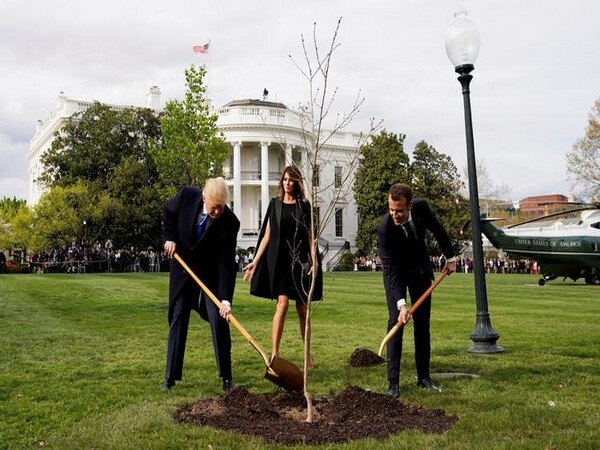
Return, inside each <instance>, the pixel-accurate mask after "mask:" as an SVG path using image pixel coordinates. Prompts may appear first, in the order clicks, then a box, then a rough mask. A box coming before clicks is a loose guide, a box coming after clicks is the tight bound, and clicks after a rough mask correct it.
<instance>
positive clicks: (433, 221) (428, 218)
mask: <svg viewBox="0 0 600 450" xmlns="http://www.w3.org/2000/svg"><path fill="white" fill-rule="evenodd" d="M423 206H424V207H423V215H424V217H425V223H426V224H427V228H429V230H430V231H431V232H432V233H433V236H434V237H435V239H436V241H437V242H438V244H439V245H440V248H441V249H442V253H443V254H444V256H445V257H446V258H452V257H453V256H454V248H452V241H451V240H450V236H448V233H447V232H446V229H445V228H444V225H442V223H441V222H440V221H439V219H438V218H437V216H436V215H435V213H434V212H433V209H431V207H430V206H429V204H428V203H424V205H423Z"/></svg>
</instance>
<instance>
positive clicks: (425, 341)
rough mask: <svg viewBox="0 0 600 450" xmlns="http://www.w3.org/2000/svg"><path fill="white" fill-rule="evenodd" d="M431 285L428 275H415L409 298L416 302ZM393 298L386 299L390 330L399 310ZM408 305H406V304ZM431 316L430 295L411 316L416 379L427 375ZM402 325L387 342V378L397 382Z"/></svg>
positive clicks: (396, 319) (429, 355) (398, 378)
mask: <svg viewBox="0 0 600 450" xmlns="http://www.w3.org/2000/svg"><path fill="white" fill-rule="evenodd" d="M429 286H431V279H430V278H429V277H428V276H421V277H415V279H414V280H412V282H411V283H409V285H408V292H409V294H410V300H411V303H412V302H416V301H417V300H418V299H419V297H420V296H421V294H422V293H423V292H425V291H426V290H427V288H428V287H429ZM397 300H399V299H395V300H392V299H390V300H388V312H389V320H388V327H387V330H388V331H390V330H391V329H392V327H394V325H396V323H397V322H398V316H399V311H398V307H397V306H396V301H397ZM407 307H408V305H407ZM430 316H431V295H430V296H429V297H427V299H426V300H425V301H424V302H423V303H421V306H419V308H418V309H417V310H416V311H415V314H414V315H413V316H412V319H411V321H412V323H413V332H414V340H415V365H416V368H417V379H418V380H422V379H423V378H427V377H429V361H430V359H431V339H430V335H429V318H430ZM409 324H410V322H409ZM403 331H404V327H403V328H400V330H399V331H398V333H396V335H395V336H394V337H393V338H392V339H390V341H389V342H388V344H387V356H388V363H387V372H388V380H389V381H391V382H398V381H399V380H400V361H401V359H402V336H403Z"/></svg>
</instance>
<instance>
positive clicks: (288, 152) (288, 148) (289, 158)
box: [285, 144, 292, 166]
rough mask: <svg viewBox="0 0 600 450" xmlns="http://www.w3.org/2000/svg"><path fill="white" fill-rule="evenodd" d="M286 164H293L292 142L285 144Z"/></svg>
mask: <svg viewBox="0 0 600 450" xmlns="http://www.w3.org/2000/svg"><path fill="white" fill-rule="evenodd" d="M285 165H286V166H291V165H292V146H291V145H290V144H285Z"/></svg>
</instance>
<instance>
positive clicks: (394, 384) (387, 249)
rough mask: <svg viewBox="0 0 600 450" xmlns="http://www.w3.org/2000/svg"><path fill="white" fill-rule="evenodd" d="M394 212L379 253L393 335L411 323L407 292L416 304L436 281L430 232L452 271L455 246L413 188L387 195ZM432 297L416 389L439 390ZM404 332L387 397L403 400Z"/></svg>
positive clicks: (423, 314)
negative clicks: (432, 371) (432, 364)
mask: <svg viewBox="0 0 600 450" xmlns="http://www.w3.org/2000/svg"><path fill="white" fill-rule="evenodd" d="M388 205H389V212H388V213H387V214H386V215H384V216H383V218H382V219H381V222H380V224H379V227H378V229H377V238H378V241H379V254H380V256H381V263H382V265H383V284H384V287H385V293H386V299H387V304H388V311H389V320H388V328H387V329H388V331H389V330H390V329H391V328H392V327H393V326H394V325H396V323H397V322H402V323H407V322H408V320H409V315H408V309H407V307H406V293H407V290H408V292H409V293H410V298H411V302H412V301H416V300H417V299H418V298H419V297H420V296H421V294H422V293H423V292H425V291H426V290H427V288H429V286H430V285H431V282H432V280H433V266H432V264H431V260H430V258H429V255H428V254H427V247H426V245H425V231H426V230H429V231H431V232H432V233H433V235H434V236H435V238H436V240H437V242H438V244H439V245H440V247H441V249H442V253H443V254H444V256H445V257H446V267H447V268H448V272H449V273H452V272H454V270H455V267H456V266H455V258H454V251H453V249H452V243H451V241H450V238H449V236H448V233H446V230H445V229H444V226H443V225H442V224H441V223H440V221H439V220H438V219H437V217H436V216H435V214H434V212H433V210H432V209H431V208H430V207H429V205H428V204H427V202H426V201H425V200H421V199H414V200H413V195H412V189H411V188H410V186H407V185H406V184H402V183H396V184H394V185H393V186H392V187H391V188H390V191H389V193H388ZM430 314H431V296H429V297H428V298H427V299H426V300H425V301H424V302H423V303H422V304H421V306H420V307H419V309H417V310H416V311H415V314H414V316H413V318H414V340H415V363H416V367H417V380H418V382H417V385H418V386H421V387H424V388H428V389H431V390H434V391H440V389H439V388H438V387H437V386H436V385H435V384H434V383H433V381H432V380H431V378H430V377H429V360H430V355H431V345H430V336H429V318H430ZM403 330H404V328H401V329H400V331H399V332H398V333H397V334H396V335H395V336H394V337H393V338H392V339H391V340H390V341H389V342H388V346H387V355H388V363H387V372H388V382H389V387H388V395H391V396H392V397H396V398H398V397H399V396H400V391H399V380H400V359H401V356H402V334H403Z"/></svg>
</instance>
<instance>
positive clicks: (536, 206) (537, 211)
mask: <svg viewBox="0 0 600 450" xmlns="http://www.w3.org/2000/svg"><path fill="white" fill-rule="evenodd" d="M570 202H573V197H571V196H568V195H562V194H551V195H538V196H534V197H526V198H524V199H522V200H519V217H520V218H522V219H534V218H537V217H542V216H546V215H548V214H552V213H555V212H560V211H565V210H567V209H571V208H573V205H571V204H570Z"/></svg>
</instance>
